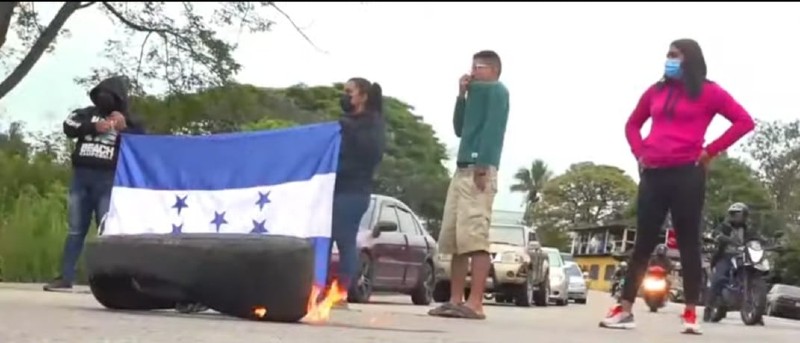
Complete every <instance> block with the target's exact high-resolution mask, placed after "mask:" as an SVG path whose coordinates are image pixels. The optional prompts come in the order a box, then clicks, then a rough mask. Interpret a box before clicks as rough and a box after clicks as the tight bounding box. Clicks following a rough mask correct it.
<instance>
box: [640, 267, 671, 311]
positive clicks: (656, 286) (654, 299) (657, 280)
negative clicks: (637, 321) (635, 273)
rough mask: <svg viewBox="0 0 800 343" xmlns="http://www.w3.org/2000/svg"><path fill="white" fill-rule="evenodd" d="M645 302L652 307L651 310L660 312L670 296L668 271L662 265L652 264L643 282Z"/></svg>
mask: <svg viewBox="0 0 800 343" xmlns="http://www.w3.org/2000/svg"><path fill="white" fill-rule="evenodd" d="M642 288H643V292H642V293H643V294H642V296H643V297H644V302H645V303H646V304H647V307H649V308H650V312H658V309H659V308H662V307H664V305H666V303H667V297H668V296H669V285H668V283H667V271H666V269H664V268H662V267H661V266H650V267H649V268H647V274H646V275H645V277H644V282H642Z"/></svg>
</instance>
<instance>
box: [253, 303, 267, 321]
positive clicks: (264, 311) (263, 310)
mask: <svg viewBox="0 0 800 343" xmlns="http://www.w3.org/2000/svg"><path fill="white" fill-rule="evenodd" d="M253 314H255V315H256V317H258V318H259V319H261V318H264V316H266V315H267V309H266V308H264V307H261V306H257V307H256V308H254V309H253Z"/></svg>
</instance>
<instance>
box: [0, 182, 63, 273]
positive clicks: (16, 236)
mask: <svg viewBox="0 0 800 343" xmlns="http://www.w3.org/2000/svg"><path fill="white" fill-rule="evenodd" d="M3 219H4V220H3V221H2V223H0V276H2V280H3V281H6V282H38V281H44V280H47V279H49V278H52V277H53V276H54V275H56V274H57V268H58V266H59V261H60V257H61V256H60V255H61V249H62V246H63V244H64V237H65V235H66V233H67V225H66V190H65V189H64V187H63V186H61V185H58V184H57V185H55V187H52V190H51V191H50V192H47V193H45V194H40V193H39V192H38V191H37V190H36V189H35V188H34V187H33V186H31V185H25V186H23V188H22V189H21V192H20V194H19V196H18V197H17V198H16V201H14V202H13V203H12V204H11V206H10V207H9V208H8V209H7V211H5V213H3Z"/></svg>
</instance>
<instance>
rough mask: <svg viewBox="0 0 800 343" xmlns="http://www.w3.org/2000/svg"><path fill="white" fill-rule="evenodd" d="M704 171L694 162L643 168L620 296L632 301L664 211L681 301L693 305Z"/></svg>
mask: <svg viewBox="0 0 800 343" xmlns="http://www.w3.org/2000/svg"><path fill="white" fill-rule="evenodd" d="M705 190H706V173H705V170H704V169H703V167H701V166H696V165H694V164H691V165H686V166H680V167H670V168H658V169H645V170H644V171H642V173H641V180H640V181H639V192H638V195H637V199H636V204H637V207H638V208H637V216H636V244H635V245H634V247H633V255H632V256H631V262H630V266H629V268H628V273H627V274H626V275H625V286H624V289H623V290H622V299H623V300H627V301H630V302H633V301H634V300H635V299H636V293H637V291H638V289H639V286H640V285H641V283H642V280H643V279H644V275H645V273H646V272H647V265H648V261H649V260H650V255H651V254H652V253H653V249H655V247H656V245H658V243H659V236H660V233H661V228H662V227H663V225H664V221H665V220H666V217H667V213H670V214H671V216H672V225H673V227H674V228H675V234H676V236H677V237H676V238H677V240H678V249H679V250H680V254H681V267H682V269H683V289H684V293H685V297H686V298H685V299H686V300H685V302H686V304H689V305H695V304H697V302H698V300H699V296H700V286H701V285H700V283H701V282H702V260H701V253H700V249H701V244H700V242H701V238H700V234H701V232H700V223H701V221H702V213H703V203H704V202H705Z"/></svg>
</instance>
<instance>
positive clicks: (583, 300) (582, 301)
mask: <svg viewBox="0 0 800 343" xmlns="http://www.w3.org/2000/svg"><path fill="white" fill-rule="evenodd" d="M575 303H576V304H581V305H586V299H575Z"/></svg>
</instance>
